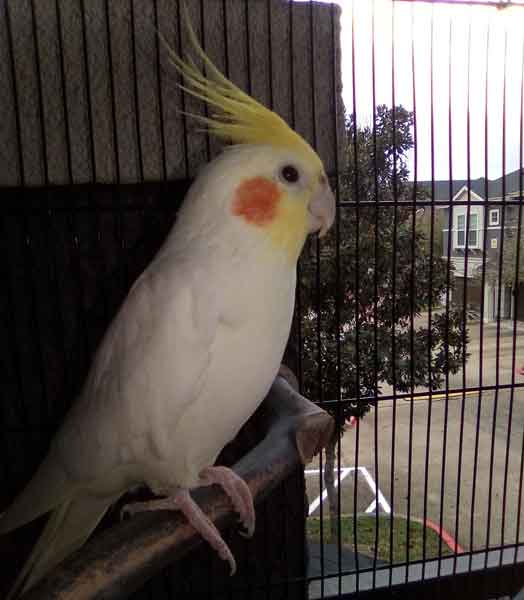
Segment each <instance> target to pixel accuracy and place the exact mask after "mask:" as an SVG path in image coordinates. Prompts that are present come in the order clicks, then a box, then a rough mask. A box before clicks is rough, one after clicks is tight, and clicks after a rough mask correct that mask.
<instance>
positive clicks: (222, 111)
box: [158, 2, 321, 166]
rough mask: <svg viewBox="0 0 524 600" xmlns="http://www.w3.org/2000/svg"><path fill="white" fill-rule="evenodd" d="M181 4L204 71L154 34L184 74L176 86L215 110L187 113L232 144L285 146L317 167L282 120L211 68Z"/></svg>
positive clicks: (312, 155)
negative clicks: (182, 81)
mask: <svg viewBox="0 0 524 600" xmlns="http://www.w3.org/2000/svg"><path fill="white" fill-rule="evenodd" d="M181 6H182V11H183V16H184V21H185V26H186V28H187V30H188V34H189V40H190V42H191V46H192V48H193V50H194V52H195V53H196V55H197V56H198V57H199V58H200V59H201V60H202V61H203V64H204V66H205V71H206V73H205V74H204V73H202V72H201V71H200V70H199V69H198V67H197V66H196V64H195V63H194V61H193V60H192V59H191V58H188V59H186V60H183V59H182V58H180V57H179V56H178V54H177V53H176V52H175V51H174V50H173V49H172V48H170V47H169V45H168V44H167V42H166V41H165V39H164V38H163V37H162V36H161V34H160V33H159V34H158V35H159V36H160V38H161V39H162V41H163V42H164V45H165V46H166V48H167V50H168V52H169V56H170V58H171V61H172V62H173V64H174V66H175V68H176V69H177V71H178V72H179V73H180V74H181V75H182V76H183V77H184V81H185V85H183V86H180V87H181V88H182V89H183V90H184V91H186V92H187V93H189V94H191V95H192V96H194V97H196V98H199V99H200V100H202V101H204V102H206V103H207V104H208V105H209V106H210V107H211V108H214V109H218V111H219V112H217V113H213V114H212V115H211V116H210V117H204V116H202V115H193V114H192V115H190V116H191V117H193V118H195V119H197V120H199V121H201V122H203V123H205V124H206V126H207V128H208V130H209V132H210V133H211V134H213V135H215V136H217V137H220V138H222V139H226V140H231V141H232V142H233V143H234V144H269V145H272V146H279V147H282V148H289V149H290V150H293V151H295V152H300V153H301V154H303V155H304V154H305V155H306V156H307V157H308V158H309V159H310V160H313V161H315V162H318V164H319V166H321V161H320V158H319V157H318V155H317V153H316V152H315V151H314V150H313V148H311V146H310V145H309V144H308V143H307V142H306V141H305V140H304V139H303V138H302V137H301V136H300V135H298V133H296V132H295V131H293V129H291V127H289V125H288V124H287V123H286V122H285V121H284V119H282V118H281V117H279V116H278V115H277V114H276V113H274V112H273V111H272V110H269V109H268V108H266V107H265V106H263V105H262V104H260V102H257V101H256V100H255V99H254V98H252V97H251V96H249V94H246V93H245V92H243V91H242V90H241V89H240V88H238V87H237V86H236V85H235V84H234V83H232V82H231V81H229V79H227V77H225V76H224V75H223V74H222V73H221V72H220V71H219V70H218V69H217V67H215V65H214V64H213V62H212V61H211V59H210V58H209V57H208V56H207V55H206V53H205V52H204V50H203V49H202V47H201V46H200V44H199V43H198V40H197V37H196V35H195V32H194V30H193V28H192V27H191V23H190V21H189V17H188V14H187V9H186V7H185V5H184V3H183V2H181Z"/></svg>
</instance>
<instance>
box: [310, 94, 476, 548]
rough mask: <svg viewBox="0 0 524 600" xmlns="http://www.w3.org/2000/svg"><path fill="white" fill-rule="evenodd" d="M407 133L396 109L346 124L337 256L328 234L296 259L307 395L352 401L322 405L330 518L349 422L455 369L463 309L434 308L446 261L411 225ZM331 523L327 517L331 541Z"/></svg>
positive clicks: (406, 117)
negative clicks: (381, 398)
mask: <svg viewBox="0 0 524 600" xmlns="http://www.w3.org/2000/svg"><path fill="white" fill-rule="evenodd" d="M412 127H413V114H412V113H411V112H409V111H407V110H406V109H405V108H403V107H402V106H397V107H395V109H394V110H393V109H390V108H388V107H386V106H384V105H382V106H378V107H377V111H376V120H375V131H373V127H369V126H363V127H360V126H356V124H355V122H354V120H353V118H352V117H349V118H348V119H347V121H346V133H347V140H348V142H347V147H346V157H345V158H346V164H347V169H346V171H345V172H344V174H343V175H342V176H341V177H340V199H341V201H342V203H344V202H347V203H348V204H347V205H345V206H344V205H343V206H341V207H340V211H339V231H340V238H339V243H340V244H339V247H340V250H339V252H338V253H337V248H336V241H337V240H336V233H335V231H332V232H331V233H330V235H329V237H328V238H327V241H326V242H324V243H323V244H322V245H321V246H316V244H315V242H312V243H311V242H310V243H309V245H308V247H307V248H306V252H305V256H304V258H303V260H302V262H301V269H302V271H301V281H302V287H301V293H300V299H301V308H302V310H301V314H302V328H301V329H302V340H303V356H304V359H303V370H304V383H305V386H304V387H305V390H304V391H305V393H306V394H307V395H308V396H309V397H311V398H317V399H319V400H337V399H338V398H339V383H340V395H341V397H342V398H343V399H349V400H350V402H347V403H344V405H343V406H342V407H341V406H338V405H337V404H336V402H334V403H333V404H332V405H331V404H328V405H327V406H328V410H330V412H331V414H332V415H333V416H334V418H335V422H336V424H337V427H336V433H335V436H334V437H333V440H332V443H331V444H330V445H329V447H328V448H327V450H326V463H325V472H324V478H325V481H326V487H327V490H328V496H329V499H330V513H331V516H332V517H333V516H334V515H336V514H337V512H338V507H337V495H336V494H335V488H334V480H333V470H334V465H335V448H336V442H337V439H338V434H339V432H343V430H344V424H345V422H346V420H347V419H348V418H349V417H350V416H357V417H363V416H364V415H365V414H366V413H367V412H368V411H369V410H370V408H371V407H372V406H373V405H374V404H375V402H376V400H375V398H376V396H378V395H380V393H381V391H382V386H383V385H384V384H389V385H391V386H393V387H394V388H395V389H396V391H397V392H409V391H410V390H411V389H412V388H415V387H417V386H426V387H429V388H431V389H436V388H438V387H439V386H441V385H442V383H443V379H444V375H445V373H446V371H448V372H450V373H455V372H457V371H458V369H459V368H460V366H461V364H462V352H463V345H462V341H463V338H462V335H463V327H464V324H463V321H462V313H461V312H460V311H451V310H450V311H442V310H440V311H437V310H436V309H437V307H439V306H440V299H441V297H442V295H445V294H446V290H448V280H449V284H450V285H452V282H453V277H452V276H451V275H450V276H449V277H448V274H447V263H446V261H444V260H443V259H442V258H441V255H440V253H438V252H435V251H432V250H431V246H432V244H434V240H435V239H437V236H440V232H438V231H437V230H436V229H434V231H433V240H431V239H429V240H428V238H427V234H426V233H425V232H424V228H419V227H418V226H417V221H416V216H415V215H416V210H415V208H414V206H413V201H414V200H417V201H419V200H422V199H425V198H426V193H425V192H423V191H421V190H414V188H413V184H412V183H410V182H409V181H408V175H409V171H408V167H407V153H408V152H409V150H410V149H411V148H412V147H413V138H412V133H411V131H412ZM355 135H356V139H355ZM395 199H396V200H397V201H398V204H396V205H394V204H393V201H394V200H395ZM429 210H431V209H429ZM334 229H335V228H334ZM317 264H319V265H320V275H319V273H318V271H317ZM450 294H451V290H449V297H450ZM423 311H429V313H430V314H431V321H430V322H429V318H428V317H426V318H424V319H423V318H418V319H417V323H416V326H415V327H414V328H412V327H411V324H412V315H413V318H415V317H420V315H421V313H422V312H423ZM339 340H340V358H339V355H338V350H337V345H338V342H339ZM339 360H340V370H339V368H338V361H339ZM336 522H337V519H336V518H335V519H334V518H331V533H332V535H334V536H336V535H337V529H336Z"/></svg>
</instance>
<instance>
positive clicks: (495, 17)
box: [0, 0, 524, 598]
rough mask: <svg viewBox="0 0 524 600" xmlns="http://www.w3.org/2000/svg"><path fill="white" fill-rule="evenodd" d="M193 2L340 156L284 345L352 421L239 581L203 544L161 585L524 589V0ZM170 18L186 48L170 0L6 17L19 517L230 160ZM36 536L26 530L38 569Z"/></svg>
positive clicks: (298, 591) (273, 513) (2, 28)
mask: <svg viewBox="0 0 524 600" xmlns="http://www.w3.org/2000/svg"><path fill="white" fill-rule="evenodd" d="M187 4H188V8H189V10H190V17H191V21H192V23H193V24H194V26H195V28H196V31H197V34H198V35H199V36H200V39H201V40H202V44H203V47H204V48H205V50H206V51H207V52H208V53H209V55H210V56H211V58H212V59H213V60H214V61H215V62H216V64H217V65H218V66H219V67H220V68H221V69H223V71H224V72H225V73H226V75H228V76H229V77H231V79H232V80H233V81H235V82H236V83H238V84H239V85H240V86H241V87H243V88H244V89H246V90H247V91H248V92H250V93H252V94H253V95H254V96H255V97H256V98H258V99H260V100H261V101H262V102H264V103H265V104H266V105H268V106H271V107H272V108H274V109H275V110H276V111H277V112H279V113H280V114H282V115H283V116H284V117H285V118H286V119H287V120H288V121H289V122H290V123H291V124H292V125H293V126H294V127H296V129H297V130H298V131H299V132H300V133H301V134H302V135H304V137H306V139H308V140H309V141H310V142H311V143H312V145H313V146H314V147H316V148H317V149H318V151H319V154H320V155H321V156H322V158H323V159H324V161H325V164H326V167H327V171H328V174H329V177H330V180H331V184H332V187H333V189H334V190H335V192H336V195H337V221H336V225H335V227H334V230H333V231H332V233H331V234H330V236H329V237H328V238H327V239H326V240H325V241H324V242H318V241H314V240H312V241H310V242H309V243H308V245H307V247H306V249H305V251H304V254H303V257H302V259H301V262H300V265H299V285H298V289H297V299H296V318H295V322H294V327H293V332H292V337H291V341H290V344H289V347H288V351H287V353H286V362H287V364H289V366H291V367H292V368H293V370H294V371H295V373H296V374H297V377H298V380H299V384H300V388H301V391H302V393H304V394H305V395H306V396H307V397H309V398H311V399H312V400H314V401H315V402H317V403H318V404H319V405H320V406H321V407H323V408H325V409H326V410H328V411H329V412H330V413H331V414H332V415H333V417H334V418H335V421H336V423H337V435H336V438H334V440H333V443H332V444H330V445H329V447H328V449H327V451H326V452H325V453H324V454H322V455H321V456H320V458H319V459H318V460H317V461H316V462H313V463H312V464H311V465H309V466H308V468H307V469H306V471H305V473H304V474H302V472H301V471H300V470H298V471H297V472H295V473H294V474H293V475H292V477H291V478H290V479H289V480H288V482H287V483H286V484H284V485H283V486H281V487H280V488H279V489H278V490H277V492H275V493H274V494H273V495H272V496H271V498H270V499H269V500H268V501H267V502H266V503H264V504H263V505H261V506H260V507H259V508H258V512H257V517H258V520H259V532H258V533H257V536H258V537H256V538H255V540H254V541H253V542H252V543H251V545H250V544H249V543H242V545H238V546H237V551H236V554H237V555H238V554H240V555H242V556H243V561H242V562H241V564H240V569H239V576H237V578H235V579H234V580H232V581H229V580H228V579H227V577H225V575H224V573H223V572H222V566H221V565H220V562H219V561H218V562H217V561H215V560H214V559H212V558H211V557H210V556H209V554H208V553H207V551H205V550H202V551H199V552H200V553H199V554H197V555H191V556H190V557H188V558H187V559H185V562H182V563H181V564H180V565H178V567H177V566H176V565H175V566H174V567H173V568H172V569H171V570H168V571H166V572H165V573H164V575H162V576H161V577H156V578H155V579H153V580H152V582H150V583H149V584H148V585H147V586H146V587H145V588H144V589H142V590H141V591H140V592H138V593H137V597H146V596H151V597H155V598H161V597H171V596H172V595H174V594H177V596H181V595H182V596H184V597H185V596H188V597H189V596H191V597H199V596H210V597H214V598H219V597H226V596H227V597H235V596H238V597H242V598H244V597H246V595H250V596H253V597H259V596H260V597H262V596H264V597H270V598H276V597H280V596H282V597H295V596H296V597H303V596H304V595H305V594H306V593H307V594H309V597H311V598H318V597H328V596H341V595H344V594H359V595H362V596H366V595H367V594H369V595H376V596H378V595H380V593H384V594H389V593H391V589H392V588H394V590H396V591H398V593H399V594H402V595H403V597H410V596H413V597H417V598H419V597H424V596H425V595H428V596H429V595H437V596H440V595H443V594H444V593H447V594H452V595H453V594H454V595H456V596H457V597H458V596H459V595H461V596H462V597H463V596H464V595H465V594H469V595H471V594H474V595H475V596H478V597H486V598H488V597H489V598H494V597H502V596H503V595H504V594H510V593H513V592H515V591H516V590H517V589H519V587H520V586H521V585H524V576H523V570H522V566H521V563H522V561H523V556H524V553H523V546H522V543H521V540H522V533H521V527H522V516H523V507H522V482H523V472H524V429H523V426H522V423H523V422H524V420H523V413H522V410H521V407H520V404H521V402H519V400H521V399H522V398H523V394H524V375H523V374H521V373H520V371H519V370H520V369H524V335H523V332H524V321H523V320H522V319H523V314H524V270H523V267H522V265H523V264H524V259H523V258H522V243H521V242H522V239H523V237H524V234H523V224H522V218H523V206H524V201H523V187H524V185H523V184H524V170H523V165H524V144H523V136H524V127H523V124H524V117H523V115H524V92H523V90H524V38H523V33H522V27H519V26H518V23H519V20H520V21H522V17H523V16H524V6H523V5H522V4H518V3H497V5H496V6H494V5H491V6H489V5H488V6H486V4H493V3H486V2H481V1H479V2H465V1H464V2H444V1H437V0H433V1H426V2H422V1H414V0H413V1H407V0H395V1H390V0H375V1H370V2H357V1H354V2H351V1H349V0H348V1H347V2H346V1H344V2H342V3H341V8H340V7H338V6H335V5H330V4H323V3H317V2H291V3H286V2H281V1H279V0H267V1H262V0H260V1H256V2H247V1H245V2H243V1H241V0H223V1H218V0H217V1H209V2H207V1H206V2H204V1H203V0H201V1H200V2H188V3H187ZM155 28H158V29H159V30H160V31H161V32H162V33H163V35H164V36H165V37H166V39H168V40H169V41H170V43H172V44H173V46H174V47H175V48H178V49H179V50H180V49H181V48H183V46H184V44H185V37H184V33H183V32H182V31H181V28H180V14H179V7H178V5H177V4H176V3H171V2H164V1H163V0H150V1H148V2H138V1H136V0H135V1H133V0H130V1H124V0H122V1H120V0H119V1H118V2H111V3H109V2H108V1H107V0H106V1H105V2H104V1H102V0H97V1H96V2H90V3H85V2H83V1H82V0H79V1H78V2H63V1H60V0H56V1H54V2H51V1H49V2H33V1H30V0H27V1H24V2H14V1H9V0H6V2H5V3H4V4H3V7H2V15H1V16H0V56H2V57H3V58H4V60H2V61H0V81H1V82H2V89H3V90H4V93H3V95H2V98H0V106H1V107H2V114H3V127H1V128H0V153H1V160H0V185H2V186H3V187H2V196H3V198H4V199H5V200H4V202H3V204H4V208H3V209H2V212H1V231H2V234H1V235H0V240H1V242H0V243H1V244H2V256H3V257H4V258H3V260H2V261H1V266H2V281H4V282H5V287H4V290H5V292H4V293H3V294H0V302H1V307H2V308H1V315H2V319H1V326H0V327H1V332H2V333H1V336H0V337H1V339H3V340H4V343H3V344H1V353H2V354H1V356H2V362H1V364H2V370H3V372H4V373H5V376H4V377H3V378H2V379H3V381H2V403H1V411H2V412H1V413H0V414H1V417H0V428H1V430H2V436H1V438H2V443H3V449H2V457H3V458H2V460H1V461H0V463H1V465H2V469H3V475H2V477H3V481H4V482H5V485H3V486H2V489H1V492H0V494H1V496H0V503H1V507H2V508H3V507H4V506H6V505H7V504H8V502H9V501H10V499H11V498H12V497H13V496H14V494H15V493H16V492H17V491H18V490H19V489H20V488H21V487H22V485H23V484H24V482H25V481H27V480H28V479H29V477H30V476H31V474H32V472H33V471H34V469H35V467H36V465H37V464H38V462H39V459H40V457H41V456H42V453H43V452H45V449H46V448H47V445H48V443H49V440H50V437H51V435H52V433H53V431H54V430H55V428H56V426H57V424H58V423H59V422H60V420H61V418H62V417H63V414H64V412H65V411H66V409H67V407H68V406H69V404H70V402H71V401H72V399H73V398H74V395H75V392H76V391H77V390H78V387H79V386H80V385H81V383H82V380H83V378H84V377H85V373H86V369H87V367H88V365H89V360H90V357H91V355H92V353H93V351H94V350H95V348H96V345H97V343H98V340H99V339H100V337H101V335H102V333H103V331H104V330H105V327H106V326H107V323H108V322H109V321H110V319H111V317H112V315H114V313H115V311H116V309H117V307H118V305H119V303H120V302H121V301H122V298H123V297H124V295H125V293H126V292H127V290H128V289H129V286H130V285H131V283H132V281H133V280H134V279H135V278H136V276H137V275H138V274H139V273H140V272H141V270H143V268H144V267H145V266H146V265H147V263H148V261H149V260H150V259H151V257H152V256H153V254H154V253H155V251H156V249H157V248H158V246H159V244H160V243H161V240H162V239H163V237H164V236H165V235H166V233H167V231H168V229H169V226H170V224H171V223H172V221H173V219H174V218H175V212H176V208H177V206H178V204H179V202H180V201H181V200H182V198H183V196H184V194H185V191H186V189H187V185H188V183H189V180H190V179H191V177H193V176H194V174H195V173H196V171H197V169H198V167H199V166H200V165H201V164H202V163H205V162H207V161H208V160H209V159H211V158H212V157H213V156H215V155H216V154H217V153H218V151H219V150H220V145H219V144H217V143H216V142H215V141H213V140H211V139H209V138H208V137H206V136H202V135H200V134H198V133H196V132H195V131H194V130H193V129H192V126H191V124H190V122H189V121H186V119H185V118H180V117H179V116H178V113H177V110H178V109H179V108H182V109H183V110H185V111H188V112H196V113H201V112H202V111H203V108H202V106H201V105H200V104H199V103H198V102H197V101H195V100H192V99H190V98H188V97H185V96H184V95H183V94H182V93H181V92H180V90H179V89H178V88H177V85H176V84H177V81H178V79H177V76H176V75H175V74H174V72H173V70H172V68H171V67H170V66H169V64H168V60H167V57H166V55H165V53H164V52H163V51H162V48H161V45H160V44H159V41H158V39H157V37H156V35H155ZM344 105H345V110H344ZM523 372H524V371H523ZM254 423H255V425H253V424H252V427H254V430H251V431H250V430H249V429H248V432H247V434H246V433H244V438H243V441H242V443H240V445H239V446H238V447H237V448H236V449H235V450H234V451H233V452H231V451H230V453H229V455H228V454H227V452H226V454H225V455H224V456H225V458H224V460H226V461H228V462H233V461H234V460H235V459H236V458H238V457H239V456H241V455H242V453H243V452H245V450H246V448H247V447H249V446H250V445H252V442H253V439H255V438H256V437H257V433H256V423H257V421H256V420H255V421H254ZM246 435H247V438H249V439H247V441H246V438H245V436H246ZM304 493H306V494H307V503H306V504H307V506H306V509H304ZM112 521H114V514H113V516H112V517H111V516H109V517H108V521H107V523H111V522H112ZM107 523H104V524H103V526H104V525H107ZM33 537H34V529H29V530H27V531H25V533H24V532H22V533H21V534H17V535H16V536H14V537H12V538H9V540H8V542H5V541H4V543H2V542H1V541H0V552H1V553H2V554H5V559H6V561H10V564H12V565H13V570H14V569H15V568H16V567H17V566H18V564H19V562H20V561H21V557H22V555H23V554H24V552H25V551H26V550H27V548H28V546H29V545H30V543H31V542H32V540H33ZM304 538H305V539H304ZM233 544H237V541H233ZM238 544H240V542H238ZM6 576H7V573H6Z"/></svg>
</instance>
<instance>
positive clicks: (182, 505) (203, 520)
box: [171, 490, 237, 575]
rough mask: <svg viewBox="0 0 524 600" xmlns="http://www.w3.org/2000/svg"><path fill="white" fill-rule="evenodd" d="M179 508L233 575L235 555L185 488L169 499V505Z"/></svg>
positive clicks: (235, 568) (235, 567)
mask: <svg viewBox="0 0 524 600" xmlns="http://www.w3.org/2000/svg"><path fill="white" fill-rule="evenodd" d="M173 504H174V506H175V508H177V509H179V510H180V511H181V512H182V513H183V514H184V516H185V517H186V519H187V520H188V521H189V523H190V524H191V525H192V526H193V527H194V529H195V530H196V531H197V532H198V533H199V534H200V535H201V536H202V537H203V538H204V539H205V540H206V542H207V543H208V544H209V545H210V546H211V548H213V550H215V551H216V552H217V553H218V556H220V558H221V559H222V560H227V562H228V563H229V566H230V568H231V571H230V575H234V574H235V572H236V570H237V565H236V562H235V557H234V556H233V554H232V552H231V550H230V549H229V546H228V545H227V544H226V542H225V541H224V540H223V539H222V536H221V535H220V532H219V531H218V529H217V528H216V527H215V525H214V524H213V523H212V522H211V521H210V520H209V519H208V517H207V516H206V515H205V514H204V512H203V511H202V509H201V508H200V506H198V504H197V503H196V502H195V501H194V500H193V498H191V495H190V494H189V492H188V491H187V490H180V491H179V492H177V494H176V495H175V496H174V498H172V499H171V507H173Z"/></svg>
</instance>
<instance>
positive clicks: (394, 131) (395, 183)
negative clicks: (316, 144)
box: [389, 4, 398, 585]
mask: <svg viewBox="0 0 524 600" xmlns="http://www.w3.org/2000/svg"><path fill="white" fill-rule="evenodd" d="M391 105H392V107H391V111H392V112H391V119H392V131H391V133H392V142H393V182H392V183H393V261H392V265H391V270H392V273H393V282H392V286H391V296H392V298H393V301H392V303H391V323H392V327H391V364H392V378H391V382H392V387H393V415H392V417H393V418H392V422H391V475H390V479H391V482H390V485H391V488H390V489H391V492H390V494H391V498H390V503H391V513H390V529H389V554H390V562H391V563H393V532H394V528H395V527H394V523H395V521H394V514H395V458H396V456H395V454H396V453H395V450H396V448H395V444H396V441H397V436H396V433H397V369H396V359H397V356H396V336H395V326H396V314H397V313H396V308H397V306H396V305H397V301H396V293H397V233H398V210H397V202H398V181H397V128H396V123H395V119H396V110H395V4H392V6H391ZM392 575H393V573H392V571H390V573H389V585H391V583H392Z"/></svg>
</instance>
